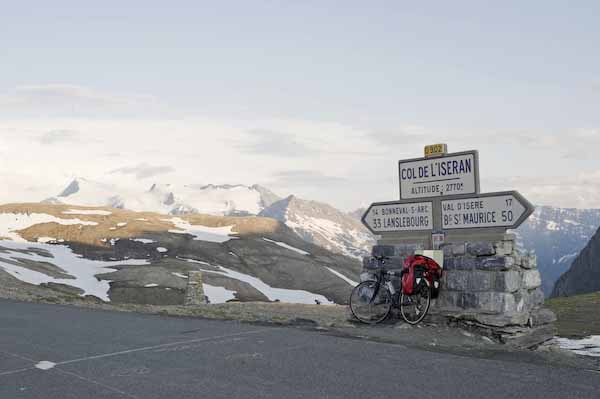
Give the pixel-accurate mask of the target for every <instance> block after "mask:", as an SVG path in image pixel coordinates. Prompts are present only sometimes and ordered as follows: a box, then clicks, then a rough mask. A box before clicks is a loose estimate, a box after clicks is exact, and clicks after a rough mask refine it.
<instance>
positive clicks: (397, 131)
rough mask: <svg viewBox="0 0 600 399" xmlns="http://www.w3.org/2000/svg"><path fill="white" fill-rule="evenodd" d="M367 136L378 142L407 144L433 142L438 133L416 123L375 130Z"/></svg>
mask: <svg viewBox="0 0 600 399" xmlns="http://www.w3.org/2000/svg"><path fill="white" fill-rule="evenodd" d="M367 137H368V138H370V139H371V140H373V141H375V142H377V143H378V144H384V145H406V144H412V143H415V142H431V143H433V141H435V137H436V133H435V132H434V131H432V130H431V129H427V128H425V127H423V126H416V125H415V126H401V127H398V128H388V129H378V130H373V131H371V132H369V133H367Z"/></svg>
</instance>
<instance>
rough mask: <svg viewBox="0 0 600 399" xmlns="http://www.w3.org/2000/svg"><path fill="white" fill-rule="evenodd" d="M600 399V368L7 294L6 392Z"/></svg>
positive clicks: (3, 337) (2, 369)
mask: <svg viewBox="0 0 600 399" xmlns="http://www.w3.org/2000/svg"><path fill="white" fill-rule="evenodd" d="M387 397H389V398H392V397H394V398H398V397H419V398H489V399H493V398H503V399H504V398H544V399H550V398H561V399H565V398H594V399H597V398H599V397H600V374H597V373H594V372H588V371H581V370H575V369H566V368H550V367H544V366H539V365H531V364H526V363H516V362H504V361H497V360H482V359H475V358H468V357H460V356H456V355H452V354H443V353H432V352H426V351H421V350H416V349H409V348H405V347H402V346H399V345H390V344H382V343H375V342H367V341H362V340H355V339H347V338H341V337H336V336H331V335H327V334H323V333H319V332H315V331H306V330H300V329H294V328H277V327H261V326H255V325H247V324H240V323H236V322H225V321H209V320H197V319H184V318H172V317H160V316H151V315H140V314H133V313H119V312H106V311H97V310H88V309H81V308H75V307H66V306H53V305H43V304H30V303H19V302H13V301H5V300H0V399H13V398H15V399H16V398H45V399H46V398H48V399H50V398H56V399H66V398H77V399H82V398H144V399H146V398H148V399H150V398H168V399H180V398H181V399H183V398H211V399H213V398H227V399H232V398H244V399H249V398H286V399H287V398H344V399H348V398H361V399H364V398H387Z"/></svg>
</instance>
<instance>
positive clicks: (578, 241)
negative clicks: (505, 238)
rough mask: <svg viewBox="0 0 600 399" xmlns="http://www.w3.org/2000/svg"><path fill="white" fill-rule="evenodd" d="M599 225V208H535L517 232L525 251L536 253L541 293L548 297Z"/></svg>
mask: <svg viewBox="0 0 600 399" xmlns="http://www.w3.org/2000/svg"><path fill="white" fill-rule="evenodd" d="M598 226H600V209H567V208H554V207H550V206H540V207H537V208H536V210H535V212H534V213H533V215H531V217H530V218H529V219H528V220H527V222H525V223H524V224H523V225H522V226H521V227H519V229H518V230H517V233H518V234H519V236H520V238H521V240H522V242H523V245H524V247H525V248H527V249H534V250H535V252H536V254H537V259H538V268H539V270H540V274H541V275H542V290H543V291H544V293H545V294H546V295H550V293H551V292H552V288H553V287H554V283H555V282H556V280H557V279H558V278H559V277H560V275H561V274H563V273H564V272H566V271H567V270H568V269H569V267H570V266H571V263H572V262H573V261H574V260H575V258H576V257H577V256H578V255H579V252H580V251H581V250H582V249H583V248H584V247H585V245H586V244H587V243H588V241H589V240H590V238H591V237H592V236H593V235H594V233H595V232H596V230H597V229H598Z"/></svg>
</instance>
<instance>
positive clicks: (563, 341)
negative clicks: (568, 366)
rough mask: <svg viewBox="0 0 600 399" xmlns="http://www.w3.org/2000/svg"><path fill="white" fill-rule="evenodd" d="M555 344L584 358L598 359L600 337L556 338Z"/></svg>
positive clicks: (599, 354) (599, 355)
mask: <svg viewBox="0 0 600 399" xmlns="http://www.w3.org/2000/svg"><path fill="white" fill-rule="evenodd" d="M554 340H555V342H556V343H557V344H558V346H559V347H561V348H562V349H568V350H570V351H572V352H573V353H576V354H578V355H584V356H593V357H600V335H592V336H589V337H587V338H583V339H569V338H559V337H556V338H555V339H554Z"/></svg>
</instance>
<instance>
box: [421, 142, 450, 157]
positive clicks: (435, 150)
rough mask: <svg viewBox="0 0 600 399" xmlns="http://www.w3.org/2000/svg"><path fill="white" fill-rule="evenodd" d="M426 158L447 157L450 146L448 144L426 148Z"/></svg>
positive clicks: (427, 146)
mask: <svg viewBox="0 0 600 399" xmlns="http://www.w3.org/2000/svg"><path fill="white" fill-rule="evenodd" d="M424 152H425V156H426V157H435V156H441V155H446V154H447V153H448V145H447V144H431V145H426V146H425V151H424Z"/></svg>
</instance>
